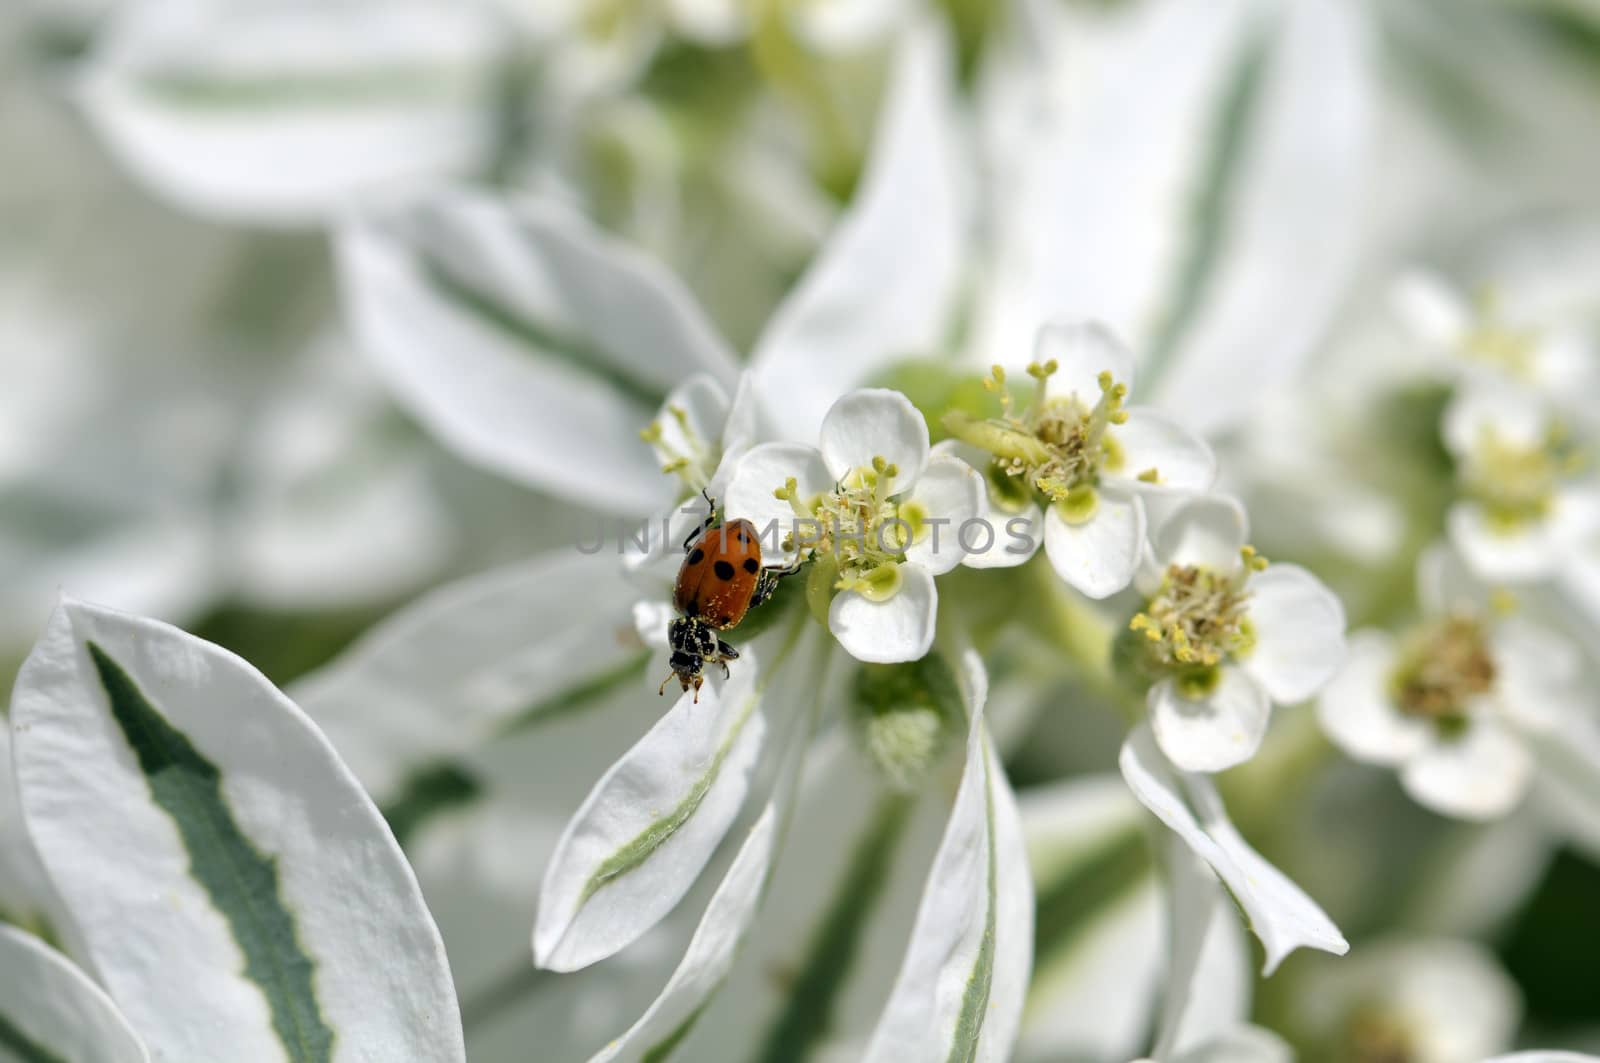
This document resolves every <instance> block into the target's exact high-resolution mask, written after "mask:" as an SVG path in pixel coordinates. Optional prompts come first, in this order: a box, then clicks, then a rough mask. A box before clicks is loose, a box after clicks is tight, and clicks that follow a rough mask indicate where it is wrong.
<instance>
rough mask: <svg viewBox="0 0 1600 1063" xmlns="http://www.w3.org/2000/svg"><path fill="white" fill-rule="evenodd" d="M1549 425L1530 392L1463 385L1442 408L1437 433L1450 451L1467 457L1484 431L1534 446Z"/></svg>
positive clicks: (1517, 389) (1543, 409)
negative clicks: (1441, 416)
mask: <svg viewBox="0 0 1600 1063" xmlns="http://www.w3.org/2000/svg"><path fill="white" fill-rule="evenodd" d="M1549 426H1550V415H1549V412H1548V410H1547V409H1546V408H1545V406H1544V404H1543V403H1542V402H1541V401H1540V400H1539V398H1538V396H1536V395H1534V394H1533V393H1532V392H1529V391H1525V390H1523V389H1521V388H1518V387H1514V386H1512V387H1508V386H1505V385H1503V384H1502V385H1497V386H1490V385H1488V384H1483V383H1479V384H1476V385H1472V386H1468V387H1464V388H1462V389H1461V391H1460V392H1459V393H1458V394H1457V395H1456V397H1455V399H1454V400H1452V401H1451V403H1450V405H1448V406H1446V407H1445V411H1444V417H1443V419H1442V420H1441V421H1440V423H1439V433H1440V435H1441V436H1442V437H1443V439H1444V443H1445V446H1447V447H1448V448H1450V452H1451V453H1452V454H1454V455H1455V456H1456V457H1457V458H1462V459H1468V460H1470V456H1471V454H1472V452H1473V451H1474V450H1476V449H1477V447H1478V444H1479V442H1481V441H1482V439H1483V437H1484V435H1485V434H1486V433H1492V434H1493V435H1495V436H1496V437H1498V438H1499V439H1501V440H1502V441H1504V442H1506V443H1512V444H1515V445H1517V446H1526V447H1534V446H1539V445H1540V444H1541V443H1543V441H1544V436H1545V432H1546V431H1547V430H1548V429H1549Z"/></svg>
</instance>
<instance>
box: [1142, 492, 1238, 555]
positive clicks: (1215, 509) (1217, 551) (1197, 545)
mask: <svg viewBox="0 0 1600 1063" xmlns="http://www.w3.org/2000/svg"><path fill="white" fill-rule="evenodd" d="M1249 538H1250V520H1249V518H1248V517H1246V516H1245V512H1244V506H1242V505H1240V504H1239V501H1238V499H1235V498H1233V497H1231V496H1229V495H1204V496H1201V497H1199V498H1191V499H1187V500H1185V501H1184V502H1182V503H1181V504H1180V505H1178V507H1177V508H1175V509H1174V510H1173V511H1172V513H1171V515H1170V516H1168V517H1167V519H1166V520H1165V521H1163V522H1162V524H1161V526H1160V527H1159V528H1157V529H1156V532H1155V534H1154V535H1153V536H1152V537H1151V547H1152V553H1153V556H1154V558H1155V561H1156V563H1157V564H1158V565H1160V566H1161V567H1162V568H1163V569H1165V568H1166V567H1167V566H1168V565H1197V566H1199V567H1201V568H1210V569H1215V570H1216V571H1218V572H1232V571H1234V570H1236V569H1237V568H1238V567H1239V564H1240V560H1239V551H1240V549H1241V548H1242V547H1243V546H1244V544H1245V542H1246V541H1247V540H1248V539H1249Z"/></svg>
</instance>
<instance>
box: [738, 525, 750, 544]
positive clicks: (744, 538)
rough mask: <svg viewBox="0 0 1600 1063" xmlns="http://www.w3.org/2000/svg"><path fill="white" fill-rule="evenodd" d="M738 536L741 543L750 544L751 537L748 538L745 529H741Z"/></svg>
mask: <svg viewBox="0 0 1600 1063" xmlns="http://www.w3.org/2000/svg"><path fill="white" fill-rule="evenodd" d="M738 535H739V541H740V542H741V543H747V542H749V541H750V539H749V537H748V536H746V535H745V533H744V529H743V528H740V529H739V531H738Z"/></svg>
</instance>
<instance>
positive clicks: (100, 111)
mask: <svg viewBox="0 0 1600 1063" xmlns="http://www.w3.org/2000/svg"><path fill="white" fill-rule="evenodd" d="M507 30H508V27H507V24H506V22H505V21H504V19H502V18H501V17H498V16H497V15H496V13H495V11H494V9H493V7H491V6H490V5H486V4H482V3H477V2H473V0H457V2H441V0H286V2H278V3H271V4H240V3H230V2H225V0H164V2H162V3H156V4H127V5H123V6H122V8H121V10H120V11H119V12H118V13H117V15H116V16H115V17H113V18H112V20H111V22H110V24H109V25H108V26H107V28H106V30H105V32H104V33H103V34H102V35H101V36H100V37H99V39H98V42H97V44H96V47H95V48H94V51H93V52H92V53H91V55H90V58H89V60H88V63H87V69H86V71H85V73H84V77H83V81H82V84H81V97H82V100H83V104H84V106H85V108H86V110H87V112H88V115H89V117H90V119H91V120H92V121H93V122H94V124H95V126H96V127H97V128H98V130H99V131H100V134H101V135H102V137H104V139H105V140H106V142H107V144H109V146H110V147H111V149H112V151H113V152H115V154H116V155H117V157H118V159H119V160H120V161H121V162H122V163H123V164H124V165H126V166H127V167H128V169H130V170H131V171H132V172H133V173H134V174H135V175H137V176H138V177H139V178H140V179H141V180H143V181H144V182H145V183H146V184H148V185H149V186H151V188H153V189H154V190H155V191H157V192H158V193H160V194H161V195H163V196H165V197H166V198H167V199H169V200H171V201H172V202H174V203H176V204H177V205H179V206H181V207H184V208H187V209H189V210H193V211H196V212H199V213H203V214H207V215H210V216H213V217H217V218H221V219H226V220H230V221H244V222H255V223H267V224H304V223H314V222H318V221H323V220H327V219H329V218H330V217H331V216H332V215H333V214H334V213H335V212H336V211H338V210H340V209H341V208H343V207H346V206H349V205H350V204H351V202H352V200H354V199H355V198H356V197H357V196H358V195H359V196H370V195H373V194H388V195H392V194H395V193H396V192H398V191H400V190H402V189H403V188H405V187H406V186H416V185H419V184H421V183H423V182H429V181H433V180H437V179H438V178H440V177H443V176H445V175H450V174H461V175H465V174H468V173H470V172H472V171H473V170H475V169H478V168H480V167H482V166H485V165H486V164H487V163H488V161H489V159H490V155H491V152H492V149H493V146H494V140H495V136H496V133H497V129H496V125H497V116H496V112H497V109H498V108H497V105H498V104H499V103H500V102H501V101H500V100H499V96H500V95H501V94H502V93H503V92H504V91H505V88H504V86H503V85H502V83H501V81H502V78H503V76H504V67H505V64H506V63H507V62H508V61H509V59H510V54H509V53H510V46H511V44H512V41H513V38H512V37H511V35H510V34H509V33H508V32H507Z"/></svg>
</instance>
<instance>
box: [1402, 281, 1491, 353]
mask: <svg viewBox="0 0 1600 1063" xmlns="http://www.w3.org/2000/svg"><path fill="white" fill-rule="evenodd" d="M1389 302H1390V304H1391V305H1392V306H1393V307H1394V310H1395V313H1396V314H1398V315H1399V317H1400V320H1401V321H1402V322H1403V323H1404V324H1405V325H1406V327H1407V328H1409V329H1410V330H1411V332H1412V334H1413V335H1415V336H1416V337H1417V338H1418V339H1420V340H1422V341H1423V342H1425V343H1428V344H1430V345H1432V346H1433V347H1435V348H1438V349H1439V350H1440V351H1441V352H1445V353H1449V354H1451V355H1452V356H1453V355H1454V353H1455V351H1454V348H1455V347H1456V345H1457V344H1459V343H1460V342H1461V341H1462V340H1463V339H1464V338H1465V337H1466V334H1467V329H1468V328H1469V327H1470V325H1471V322H1472V310H1471V308H1470V307H1469V306H1468V305H1467V301H1466V300H1465V299H1463V298H1462V296H1461V293H1460V292H1458V291H1457V290H1456V289H1455V288H1454V287H1453V286H1452V285H1450V284H1449V283H1448V282H1447V281H1445V279H1444V278H1443V277H1440V276H1439V275H1438V274H1437V273H1433V272H1431V271H1429V270H1425V269H1411V270H1407V271H1406V272H1405V273H1403V274H1402V275H1401V276H1400V279H1399V280H1397V281H1396V282H1395V284H1394V286H1393V288H1391V289H1390V292H1389Z"/></svg>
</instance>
